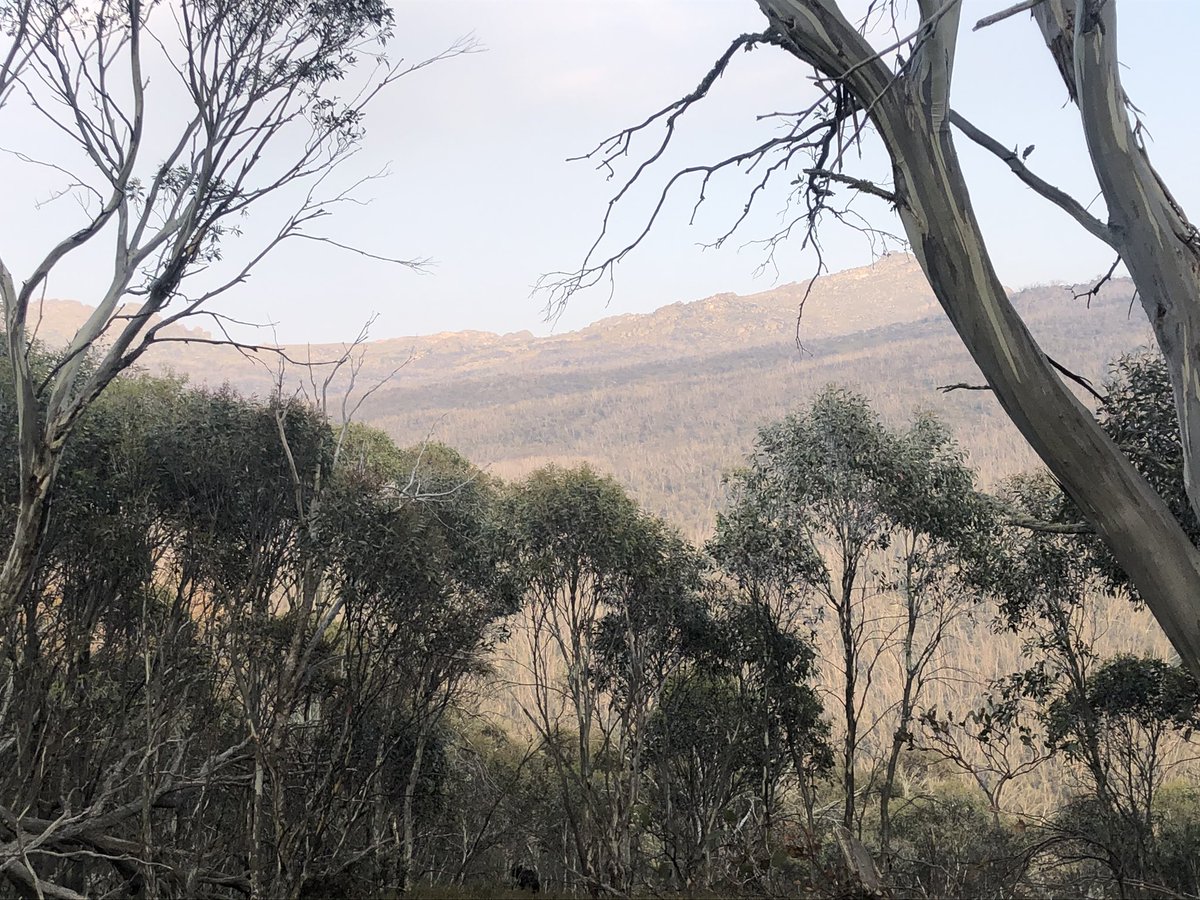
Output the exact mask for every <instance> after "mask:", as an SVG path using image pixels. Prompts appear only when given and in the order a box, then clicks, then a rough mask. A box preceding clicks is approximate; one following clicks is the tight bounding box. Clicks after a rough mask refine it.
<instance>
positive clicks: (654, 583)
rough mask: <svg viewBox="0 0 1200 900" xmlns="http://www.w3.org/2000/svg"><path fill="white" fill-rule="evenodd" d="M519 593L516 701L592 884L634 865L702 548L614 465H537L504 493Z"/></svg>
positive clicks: (696, 611)
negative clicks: (647, 756)
mask: <svg viewBox="0 0 1200 900" xmlns="http://www.w3.org/2000/svg"><path fill="white" fill-rule="evenodd" d="M507 507H508V512H507V513H506V519H507V522H508V528H509V529H510V537H509V538H508V541H509V546H510V548H511V553H512V558H513V560H514V565H515V566H516V567H517V574H518V577H519V578H520V579H521V582H522V583H523V584H524V585H525V606H524V609H523V611H522V613H521V616H520V618H519V620H518V624H517V626H516V627H517V628H518V630H519V632H520V633H521V634H522V635H523V637H524V640H525V647H524V648H523V649H525V650H527V654H523V655H524V657H525V658H524V659H523V661H522V662H523V665H524V667H525V668H526V670H527V676H526V677H525V678H523V679H522V680H523V681H525V682H526V683H525V684H524V685H522V705H523V712H524V714H525V717H526V719H527V720H528V722H529V724H530V726H531V727H532V728H533V729H534V731H535V733H536V734H537V736H538V738H539V739H540V741H541V743H542V745H543V746H544V748H545V752H546V753H547V754H548V755H549V756H550V757H551V758H552V759H553V761H554V765H555V768H556V770H557V775H558V778H559V782H560V789H561V792H562V798H563V808H564V810H565V813H566V817H567V823H566V828H567V829H568V832H569V835H570V843H571V846H572V851H573V857H574V859H573V861H572V863H573V864H572V865H571V866H568V868H569V869H574V871H575V872H576V873H577V875H578V877H579V878H581V879H582V880H583V881H584V883H585V884H587V885H588V886H589V887H590V888H592V889H595V890H599V889H601V888H611V889H615V890H619V891H625V890H628V889H629V888H630V886H631V884H632V880H633V877H634V875H635V868H636V866H635V864H636V862H637V848H636V835H635V833H634V832H635V819H634V816H635V813H636V811H637V808H638V806H639V803H640V802H641V797H642V782H643V778H644V756H643V755H644V751H645V747H646V740H647V728H648V721H649V717H650V715H651V713H652V711H653V709H654V708H655V707H656V705H657V704H658V702H659V700H660V697H661V695H662V691H663V689H664V687H665V685H666V683H667V681H668V679H669V678H670V677H671V676H672V674H673V673H675V672H676V671H678V670H679V669H680V667H681V666H682V665H683V664H684V662H685V661H686V659H687V658H688V654H689V652H690V650H689V647H690V645H691V644H692V643H693V642H695V641H701V640H702V636H703V635H704V634H705V633H706V629H707V624H708V623H707V615H706V612H705V610H704V609H703V606H702V605H701V604H700V602H699V599H698V597H697V593H698V590H699V577H700V571H701V560H700V558H699V555H698V554H697V552H696V551H695V550H694V549H693V548H691V547H689V546H688V545H687V544H686V543H685V542H684V541H683V540H682V539H680V538H679V537H678V536H677V535H676V534H674V533H673V532H672V531H671V530H670V529H669V528H667V526H666V525H665V524H664V523H662V522H661V521H659V520H657V519H654V518H653V517H651V516H649V515H647V514H645V513H643V512H642V511H641V510H640V509H639V508H638V507H637V504H636V503H635V502H634V501H633V500H632V499H631V498H630V497H629V496H628V495H627V494H626V493H625V491H624V490H623V489H622V488H621V487H620V486H619V485H618V484H617V483H616V482H615V481H613V480H612V479H611V478H607V477H603V476H600V475H597V474H596V473H595V472H593V471H592V470H591V469H589V468H586V467H582V468H578V469H569V470H566V469H559V468H555V467H551V468H547V469H542V470H539V471H537V472H534V473H533V474H532V475H530V476H529V477H528V478H527V479H525V480H524V481H523V482H521V483H520V484H518V485H516V486H515V487H514V489H513V490H512V492H511V494H510V496H509V498H508V501H507Z"/></svg>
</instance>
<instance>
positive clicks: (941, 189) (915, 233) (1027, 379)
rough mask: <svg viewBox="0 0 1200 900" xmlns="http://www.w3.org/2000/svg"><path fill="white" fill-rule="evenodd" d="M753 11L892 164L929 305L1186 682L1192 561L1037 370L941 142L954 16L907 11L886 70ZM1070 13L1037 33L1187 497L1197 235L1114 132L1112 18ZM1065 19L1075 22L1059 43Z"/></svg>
mask: <svg viewBox="0 0 1200 900" xmlns="http://www.w3.org/2000/svg"><path fill="white" fill-rule="evenodd" d="M758 2H759V7H760V8H761V9H762V11H763V12H764V13H765V14H766V16H767V18H768V19H769V21H770V23H771V26H772V30H773V31H774V32H776V33H777V34H778V35H779V37H780V38H781V40H780V44H781V45H782V46H783V47H785V48H786V49H787V50H788V51H789V52H791V53H792V54H793V55H794V56H796V57H797V58H798V59H800V60H801V61H803V62H805V63H807V64H809V65H811V66H813V67H814V68H816V69H817V71H818V72H820V73H821V74H822V75H824V76H825V77H827V78H829V79H832V80H834V81H836V82H837V83H838V84H839V85H841V86H842V87H843V88H844V89H845V90H847V91H848V92H849V93H850V94H851V95H852V97H853V99H854V102H855V103H856V105H857V107H858V109H860V110H861V111H863V112H864V113H865V114H866V115H867V116H869V118H870V120H871V122H872V124H873V125H874V126H875V128H876V130H877V131H878V133H879V135H880V136H881V138H882V140H883V143H884V145H885V147H886V148H887V151H888V153H889V155H890V157H891V161H892V168H893V176H894V185H895V186H894V189H893V192H892V198H893V200H894V203H895V205H896V208H897V210H898V212H899V214H900V218H901V220H902V222H903V224H904V229H905V232H906V234H907V237H908V239H909V241H910V242H911V245H912V247H913V250H914V252H915V254H916V256H917V258H918V260H919V261H920V263H921V266H922V268H923V269H924V271H925V274H926V276H927V277H928V279H929V282H930V285H931V286H932V288H933V291H934V293H935V295H936V296H937V299H938V301H939V303H940V304H941V306H942V308H943V309H944V310H945V312H946V314H947V315H948V316H949V318H950V321H951V322H952V323H953V325H954V327H955V329H956V330H957V331H958V333H959V335H960V337H961V338H962V340H963V342H964V344H965V345H966V347H967V349H968V350H969V351H970V353H971V355H972V357H973V358H974V359H975V362H976V363H977V364H978V366H979V368H980V369H981V370H982V372H983V374H984V376H985V377H986V378H987V380H988V383H989V384H990V385H991V387H992V388H993V390H994V391H995V394H996V396H997V398H998V399H999V401H1000V403H1001V404H1002V406H1003V407H1004V409H1005V411H1006V412H1007V413H1008V415H1009V416H1010V418H1011V419H1012V420H1013V422H1014V424H1015V425H1016V426H1017V428H1018V429H1019V430H1020V431H1021V434H1022V435H1023V436H1024V437H1025V438H1026V440H1028V441H1029V443H1030V445H1031V446H1032V447H1033V448H1034V450H1035V451H1036V452H1037V453H1038V455H1039V456H1040V457H1041V458H1042V460H1043V461H1044V462H1045V463H1046V465H1047V466H1048V467H1049V468H1050V470H1051V472H1053V474H1054V475H1055V477H1056V478H1058V479H1059V481H1060V482H1061V483H1062V484H1063V486H1064V487H1065V488H1066V490H1067V491H1068V492H1069V493H1070V495H1071V496H1072V498H1073V499H1074V500H1075V501H1076V503H1078V505H1079V507H1080V509H1081V510H1082V511H1083V514H1084V515H1085V516H1086V517H1087V519H1088V520H1089V521H1090V522H1092V523H1093V525H1094V526H1095V527H1096V530H1097V532H1098V533H1099V534H1100V535H1101V536H1102V537H1103V539H1104V540H1105V541H1106V542H1107V544H1108V545H1109V547H1110V548H1111V550H1112V552H1113V555H1114V556H1115V557H1116V559H1117V560H1118V562H1119V563H1120V564H1121V566H1122V567H1123V568H1124V569H1125V571H1126V572H1127V573H1128V575H1129V577H1130V579H1131V580H1132V582H1133V583H1134V584H1135V585H1136V586H1137V589H1138V591H1139V593H1140V594H1141V595H1142V596H1143V598H1144V599H1145V600H1146V603H1147V605H1148V606H1149V608H1150V609H1151V611H1152V612H1153V613H1154V615H1155V617H1156V618H1157V620H1158V622H1159V623H1160V624H1161V626H1162V628H1163V630H1164V631H1165V632H1166V634H1167V637H1168V638H1169V639H1170V641H1171V643H1172V645H1173V646H1174V647H1175V649H1176V650H1177V651H1178V653H1179V655H1180V657H1181V658H1182V660H1183V662H1184V664H1185V665H1187V666H1188V667H1189V668H1190V669H1191V670H1192V671H1193V672H1195V673H1197V674H1200V553H1198V552H1197V550H1196V548H1194V547H1193V546H1192V545H1191V543H1190V542H1189V541H1188V539H1187V537H1186V535H1185V534H1184V532H1183V529H1182V528H1181V527H1180V526H1179V524H1178V523H1177V522H1176V521H1175V519H1174V518H1173V517H1172V516H1171V514H1170V512H1169V511H1168V509H1167V507H1166V505H1165V504H1164V502H1163V501H1162V498H1160V497H1159V496H1158V495H1157V494H1156V493H1155V492H1154V490H1153V489H1152V488H1151V487H1150V486H1149V485H1148V484H1147V483H1146V481H1145V479H1143V478H1142V477H1141V476H1140V475H1139V474H1138V473H1137V471H1136V470H1135V469H1134V467H1133V465H1132V464H1131V463H1130V462H1129V460H1128V459H1127V458H1126V457H1125V455H1124V454H1123V453H1122V452H1121V451H1120V449H1119V448H1117V447H1116V445H1115V444H1113V442H1112V441H1111V440H1110V439H1109V438H1108V437H1107V436H1106V435H1105V434H1104V432H1103V431H1102V430H1101V429H1100V426H1099V425H1098V424H1097V422H1096V421H1095V419H1094V418H1093V417H1092V415H1091V414H1090V413H1089V412H1088V410H1087V409H1086V408H1085V407H1084V406H1083V405H1082V404H1081V403H1080V402H1079V401H1078V400H1077V399H1076V398H1075V396H1074V395H1073V394H1072V393H1071V391H1070V390H1069V389H1068V388H1067V386H1066V385H1065V384H1064V383H1063V381H1062V380H1061V379H1060V377H1059V376H1058V375H1057V374H1056V373H1055V371H1054V370H1053V369H1052V368H1051V366H1050V364H1049V363H1048V361H1047V359H1046V356H1045V354H1044V353H1043V352H1042V351H1041V349H1040V348H1039V347H1038V345H1037V342H1036V341H1035V340H1034V339H1033V337H1032V335H1030V333H1029V331H1028V329H1027V328H1026V327H1025V325H1024V323H1023V322H1022V321H1021V319H1020V317H1019V316H1018V314H1017V313H1016V311H1015V309H1014V308H1013V306H1012V304H1011V303H1010V302H1009V299H1008V296H1007V295H1006V293H1005V291H1004V288H1003V286H1002V285H1001V283H1000V280H999V278H998V276H997V274H996V271H995V268H994V266H993V264H992V261H991V258H990V256H989V253H988V249H987V245H986V243H985V241H984V237H983V234H982V232H981V230H980V227H979V223H978V221H977V220H976V218H975V213H974V210H973V207H972V204H971V195H970V191H969V189H968V187H967V183H966V180H965V178H964V176H963V172H962V168H961V166H960V164H959V161H958V156H957V153H956V151H955V145H954V137H953V134H952V131H951V112H950V85H951V76H952V72H953V66H954V55H955V48H956V43H957V32H958V27H959V21H960V13H961V3H959V2H958V0H946V2H942V0H920V3H919V9H920V14H921V20H922V24H921V29H920V31H919V32H918V34H917V37H916V40H915V42H914V52H913V55H912V56H911V58H910V59H909V60H908V61H907V63H906V64H905V66H904V67H903V68H902V69H901V70H900V71H899V72H895V71H893V70H892V68H891V67H890V66H889V65H888V64H887V63H886V62H885V61H884V59H883V58H881V56H880V54H878V53H877V51H876V50H875V48H873V47H872V46H871V45H870V44H869V43H868V42H867V40H866V39H865V38H864V37H863V36H862V35H861V34H860V33H859V32H858V30H857V29H856V28H855V27H854V26H853V25H852V24H851V23H850V22H849V21H848V20H847V18H846V17H845V15H844V14H843V13H842V11H841V10H840V9H839V8H838V6H837V4H836V3H834V2H832V0H758ZM1072 5H1073V6H1074V7H1075V8H1076V9H1075V10H1074V12H1073V13H1071V11H1069V10H1067V6H1068V4H1067V3H1066V0H1047V8H1046V9H1045V10H1043V9H1042V8H1039V10H1038V14H1039V17H1040V18H1041V19H1045V20H1046V21H1047V22H1048V23H1049V24H1047V25H1045V26H1043V30H1044V32H1046V33H1047V35H1048V38H1050V39H1051V41H1052V45H1053V46H1054V47H1055V48H1056V55H1057V54H1063V53H1068V51H1069V55H1068V57H1067V58H1069V59H1070V60H1071V61H1072V69H1071V72H1072V73H1073V76H1072V77H1073V78H1074V81H1075V83H1076V85H1077V87H1078V96H1079V100H1080V108H1081V115H1082V116H1083V118H1084V119H1085V131H1087V133H1088V141H1089V147H1090V148H1091V151H1092V158H1093V164H1094V165H1095V166H1096V168H1097V171H1098V172H1100V171H1101V170H1103V171H1104V175H1102V176H1101V183H1102V184H1103V185H1104V186H1105V192H1106V197H1107V196H1108V194H1109V193H1112V195H1113V196H1112V198H1111V199H1110V200H1109V204H1110V208H1111V210H1112V217H1113V222H1112V225H1111V226H1108V228H1110V229H1111V230H1113V231H1114V232H1118V233H1120V234H1121V237H1120V238H1119V240H1118V241H1117V243H1118V245H1119V246H1121V247H1122V248H1125V247H1128V249H1127V250H1125V251H1124V252H1125V253H1127V254H1128V257H1129V265H1130V271H1131V272H1132V273H1133V275H1134V280H1135V282H1136V283H1137V285H1138V288H1139V291H1141V292H1143V293H1144V294H1146V295H1147V299H1146V300H1145V301H1144V302H1145V303H1147V304H1148V310H1150V311H1151V319H1152V320H1155V319H1157V321H1156V323H1155V324H1156V333H1158V334H1159V340H1160V342H1163V341H1164V338H1165V339H1166V342H1165V345H1164V351H1165V352H1167V353H1168V359H1169V360H1170V361H1171V365H1172V369H1173V370H1175V371H1177V373H1178V377H1177V379H1176V383H1177V385H1176V394H1177V397H1178V398H1180V400H1181V402H1180V410H1181V421H1182V422H1183V425H1184V438H1185V445H1188V446H1189V450H1188V454H1189V455H1188V459H1189V471H1190V472H1191V473H1192V475H1191V480H1190V481H1189V485H1194V484H1195V483H1196V478H1195V471H1196V470H1195V468H1194V466H1195V465H1196V463H1195V449H1194V448H1195V447H1196V446H1197V444H1196V441H1197V440H1200V437H1198V436H1193V435H1192V434H1191V429H1194V428H1196V427H1200V382H1198V381H1197V380H1196V376H1195V373H1194V372H1192V367H1191V365H1190V364H1189V360H1195V359H1197V355H1196V354H1197V351H1198V349H1200V348H1198V347H1197V345H1196V344H1195V341H1196V339H1197V334H1200V332H1198V331H1196V330H1195V329H1196V324H1200V323H1197V317H1200V298H1197V290H1198V289H1197V280H1196V271H1197V267H1196V263H1195V259H1196V256H1195V249H1196V242H1195V237H1194V235H1195V232H1194V229H1191V227H1190V225H1187V224H1186V219H1183V217H1182V214H1181V212H1180V211H1179V210H1178V207H1177V205H1176V204H1174V203H1173V202H1172V201H1171V200H1170V195H1169V193H1167V191H1166V189H1165V187H1163V186H1162V184H1161V181H1160V180H1159V179H1158V178H1157V176H1156V175H1155V174H1154V173H1153V169H1151V168H1150V167H1149V163H1148V162H1147V161H1146V160H1145V154H1144V151H1142V150H1140V148H1138V147H1137V144H1136V141H1135V140H1134V139H1133V137H1132V134H1131V130H1130V129H1129V128H1128V119H1127V117H1126V115H1125V113H1124V95H1123V92H1121V90H1120V83H1119V81H1118V80H1117V78H1116V55H1115V50H1114V49H1113V42H1114V40H1115V11H1114V4H1113V3H1112V2H1111V0H1077V2H1076V3H1074V4H1072ZM1068 13H1071V15H1067V14H1068ZM1051 14H1053V15H1051ZM1063 16H1067V18H1068V19H1071V16H1073V19H1071V25H1072V27H1071V29H1070V31H1069V32H1068V30H1067V28H1066V27H1065V25H1064V24H1063V22H1064V19H1063ZM1056 23H1057V25H1056ZM1059 26H1062V27H1059ZM1056 28H1058V30H1055V29H1056ZM1068 33H1069V34H1070V40H1069V41H1068V40H1067V37H1066V36H1067V34H1068ZM1055 42H1056V43H1055ZM1070 83H1071V82H1070V81H1069V82H1068V84H1070ZM1152 186H1153V187H1154V189H1153V190H1150V187H1152ZM1139 192H1141V195H1140V196H1136V195H1139ZM1151 211H1152V212H1154V215H1153V216H1151V215H1150V212H1151ZM1102 227H1103V226H1102ZM1189 229H1190V230H1189ZM1143 285H1145V286H1143ZM1190 490H1191V493H1192V495H1193V497H1195V490H1194V488H1192V489H1190ZM1193 503H1194V504H1195V500H1194V499H1193Z"/></svg>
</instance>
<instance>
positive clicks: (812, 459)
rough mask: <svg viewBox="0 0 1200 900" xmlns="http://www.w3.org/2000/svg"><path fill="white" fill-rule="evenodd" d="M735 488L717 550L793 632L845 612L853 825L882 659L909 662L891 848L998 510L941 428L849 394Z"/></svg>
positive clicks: (770, 452)
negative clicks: (893, 416)
mask: <svg viewBox="0 0 1200 900" xmlns="http://www.w3.org/2000/svg"><path fill="white" fill-rule="evenodd" d="M730 482H731V502H730V507H729V509H728V510H727V511H725V512H723V513H722V514H721V515H720V516H719V517H718V520H717V534H716V537H715V538H714V541H713V548H714V552H715V554H716V555H717V558H718V560H720V561H721V562H722V564H723V565H724V566H725V567H726V569H727V570H728V571H729V573H730V574H731V576H732V577H733V578H735V579H736V581H737V583H738V585H739V587H740V588H741V589H742V590H743V591H745V592H747V594H748V595H749V597H750V598H751V599H752V601H753V602H755V603H757V604H758V605H760V606H761V607H762V608H763V609H764V611H765V612H766V614H768V615H770V616H772V618H773V619H774V621H776V622H779V623H780V624H782V625H783V626H784V627H787V625H788V624H789V622H791V623H796V622H800V623H803V622H804V621H805V619H804V617H805V615H807V617H808V621H809V622H811V621H814V620H815V618H816V617H817V616H818V615H819V614H820V613H821V612H822V611H828V612H829V613H830V614H831V615H832V616H833V619H834V628H835V632H836V645H837V647H838V653H839V658H838V660H837V661H836V666H837V669H836V671H837V675H838V677H839V679H840V683H839V697H838V700H839V717H840V721H839V723H838V724H839V726H840V729H841V759H840V766H841V776H842V788H843V791H844V799H843V807H842V824H843V826H844V827H845V828H847V829H857V828H858V827H859V825H860V820H861V809H862V807H861V805H860V799H859V791H860V786H859V784H858V780H857V778H858V774H857V768H858V764H859V763H860V762H861V760H860V753H859V751H860V745H861V743H862V741H863V739H864V737H865V736H866V733H867V732H869V731H870V730H871V729H872V728H873V727H874V724H875V723H872V722H871V721H870V718H869V714H868V713H867V712H866V704H867V700H868V695H869V694H870V693H872V684H873V682H875V681H876V680H877V678H878V674H879V673H878V671H877V670H878V667H879V665H880V664H881V662H883V661H884V660H885V659H887V658H888V657H889V656H892V657H894V658H895V660H896V664H897V665H898V668H899V675H900V678H899V684H900V691H899V696H896V697H889V698H887V699H888V706H889V707H891V706H892V704H894V708H895V715H894V716H888V717H887V719H888V721H889V722H890V724H891V735H890V738H889V739H888V740H887V742H886V743H887V748H888V749H887V753H886V763H885V772H884V777H883V780H882V784H881V785H880V817H881V820H882V821H881V832H882V834H881V837H882V843H883V844H884V847H885V849H886V846H887V839H888V832H889V822H890V819H889V807H890V800H891V792H892V789H893V785H894V781H895V777H896V771H897V764H898V761H899V757H900V753H901V751H902V749H903V748H904V747H905V746H907V745H908V743H910V741H911V729H912V727H913V725H914V722H915V720H916V718H917V716H918V715H919V708H920V704H921V702H922V695H923V691H924V690H925V688H926V687H927V686H928V684H929V683H930V682H931V681H932V680H934V679H936V678H937V677H938V675H939V668H938V666H939V663H938V654H939V650H941V649H942V648H943V647H944V644H945V642H946V641H947V640H948V639H949V635H950V626H951V625H952V623H953V622H954V620H955V619H956V618H957V617H958V616H959V615H961V614H962V612H963V611H964V610H965V609H966V608H967V607H968V605H969V603H970V598H971V595H970V593H969V592H967V591H965V590H963V586H962V585H961V584H959V583H957V580H958V578H959V575H960V573H961V572H962V571H964V567H963V561H964V560H965V559H967V558H969V555H970V554H971V553H973V552H974V551H973V549H972V548H973V544H974V542H975V541H976V540H977V539H978V536H979V535H980V533H981V532H982V531H984V530H985V529H986V523H987V505H986V503H985V502H984V501H983V499H982V497H981V496H980V495H979V494H977V492H976V491H975V488H974V479H973V475H972V473H971V471H970V470H969V469H968V468H967V467H966V465H965V463H964V462H963V459H962V454H961V452H960V451H959V450H958V449H957V447H956V445H955V444H954V442H953V440H952V439H951V437H950V435H949V434H948V432H946V430H945V429H944V428H943V427H942V426H941V425H939V424H938V423H937V422H936V421H935V420H932V419H929V418H927V417H919V418H918V419H917V420H916V421H915V422H914V423H913V424H912V425H911V426H910V427H909V428H908V429H907V430H905V431H894V430H891V429H889V428H887V427H886V426H884V425H883V423H882V422H881V421H880V420H879V418H878V416H877V415H876V414H875V413H874V412H873V411H872V410H871V409H870V407H869V406H868V404H867V402H866V401H865V400H864V399H863V398H862V397H859V396H856V395H854V394H851V393H848V392H846V391H843V390H839V389H835V388H829V389H827V390H825V391H824V392H823V393H821V394H820V395H819V396H818V397H817V398H816V399H815V400H814V401H813V402H812V404H811V406H810V407H809V408H808V409H806V410H804V411H802V412H800V413H796V414H793V415H791V416H789V417H787V418H786V419H784V420H783V421H781V422H778V423H776V424H774V425H770V426H767V427H765V428H763V429H762V430H761V431H760V432H759V437H758V440H757V442H756V445H755V449H754V451H753V453H752V455H751V457H750V460H749V463H748V465H747V466H746V467H745V468H743V469H741V470H738V471H735V472H734V473H733V475H732V476H731V479H730ZM889 597H895V598H898V600H896V601H895V602H896V605H897V606H898V609H893V608H892V604H893V600H892V599H889ZM793 627H794V626H793ZM877 691H878V688H876V689H875V692H876V693H877ZM864 716H866V717H867V718H864ZM877 721H878V720H877Z"/></svg>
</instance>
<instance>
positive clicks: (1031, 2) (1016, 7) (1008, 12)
mask: <svg viewBox="0 0 1200 900" xmlns="http://www.w3.org/2000/svg"><path fill="white" fill-rule="evenodd" d="M1043 2H1044V0H1021V2H1020V3H1014V4H1013V5H1012V6H1010V7H1008V8H1007V9H1002V10H1000V11H999V12H994V13H992V14H991V15H990V16H984V17H983V18H982V19H980V20H979V21H978V22H976V23H975V27H974V28H972V29H971V30H972V31H979V29H981V28H987V27H988V26H989V25H995V24H996V23H997V22H1003V21H1004V20H1005V19H1007V18H1010V17H1011V16H1015V15H1018V14H1020V13H1023V12H1027V11H1029V10H1031V9H1033V8H1034V7H1035V6H1039V5H1040V4H1041V3H1043Z"/></svg>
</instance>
